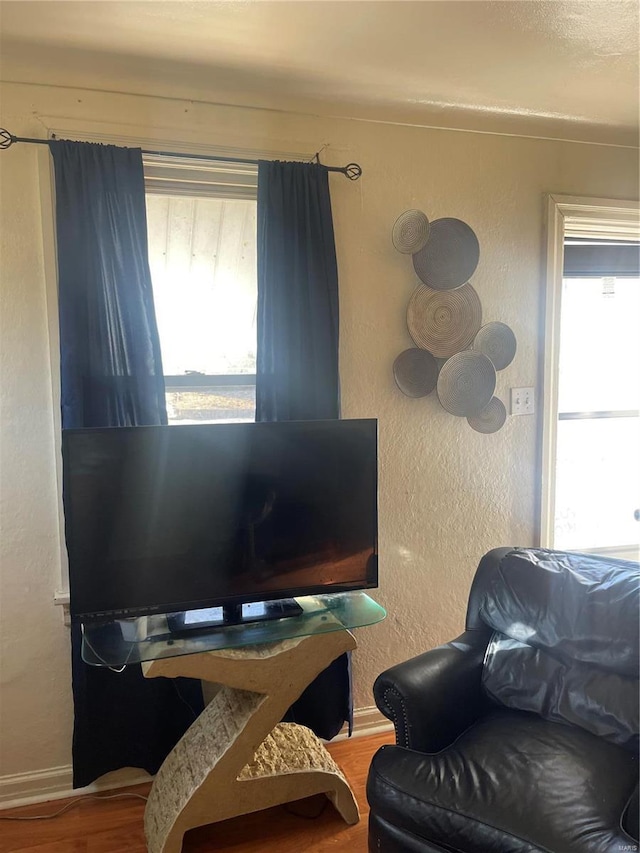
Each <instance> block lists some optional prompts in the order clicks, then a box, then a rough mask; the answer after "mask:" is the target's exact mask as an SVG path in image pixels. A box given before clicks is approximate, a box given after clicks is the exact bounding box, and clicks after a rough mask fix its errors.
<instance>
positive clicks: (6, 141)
mask: <svg viewBox="0 0 640 853" xmlns="http://www.w3.org/2000/svg"><path fill="white" fill-rule="evenodd" d="M17 141H18V140H17V139H16V137H15V136H13V134H11V133H9V131H8V130H5V129H4V127H0V150H2V149H4V148H11V146H12V145H13V143H14V142H17Z"/></svg>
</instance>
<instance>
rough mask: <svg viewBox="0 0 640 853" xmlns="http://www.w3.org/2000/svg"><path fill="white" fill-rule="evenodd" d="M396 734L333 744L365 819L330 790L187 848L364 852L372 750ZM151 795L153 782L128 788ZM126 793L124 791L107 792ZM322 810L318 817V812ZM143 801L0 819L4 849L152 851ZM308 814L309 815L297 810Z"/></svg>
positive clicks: (31, 852)
mask: <svg viewBox="0 0 640 853" xmlns="http://www.w3.org/2000/svg"><path fill="white" fill-rule="evenodd" d="M385 743H393V734H392V733H389V734H384V735H376V736H373V737H362V738H354V739H352V740H345V741H341V742H339V743H336V744H330V745H329V750H330V752H331V754H332V755H333V757H334V758H335V760H336V761H337V763H338V764H339V765H340V767H341V768H342V769H343V771H344V773H345V775H346V776H347V778H348V780H349V782H350V783H351V786H352V788H353V790H354V792H355V795H356V799H357V801H358V805H359V807H360V814H361V818H360V822H359V823H358V824H356V825H355V826H347V825H346V824H345V823H344V822H343V821H342V819H341V818H340V817H339V815H338V813H337V812H336V811H335V810H334V809H333V806H332V805H331V804H330V803H328V801H327V800H326V798H325V797H324V796H322V797H319V798H311V799H309V800H301V801H298V802H297V803H292V804H291V805H290V806H288V807H285V806H279V807H278V808H273V809H267V810H266V811H262V812H256V813H255V814H252V815H245V816H243V817H238V818H233V819H232V820H226V821H223V822H221V823H218V824H212V825H210V826H205V827H201V828H200V829H194V830H192V831H191V832H189V833H187V835H186V836H185V842H184V846H183V853H220V851H227V853H229V851H233V853H276V851H277V853H329V851H331V853H366V850H367V815H368V811H369V809H368V806H367V799H366V796H365V783H366V778H367V771H368V769H369V763H370V761H371V756H372V755H373V753H374V752H375V751H376V750H377V749H378V748H379V747H380V746H382V745H383V744H385ZM123 790H127V791H133V792H135V793H140V794H146V793H147V791H148V790H149V785H138V786H136V787H134V788H127V789H123ZM108 793H121V791H116V792H108ZM66 802H68V800H55V801H52V802H50V803H39V804H36V805H32V806H24V807H23V808H20V809H12V810H5V811H2V812H0V816H5V817H6V816H8V815H21V816H27V815H35V814H48V813H50V812H54V811H57V810H58V809H59V808H62V806H63V805H64V804H65V803H66ZM325 802H326V803H327V806H326V808H324V810H322V812H321V814H320V816H319V817H315V815H317V814H318V812H319V811H320V810H321V809H323V805H324V803H325ZM144 805H145V804H144V802H143V801H142V800H137V799H133V798H126V799H117V800H107V801H105V802H97V801H96V800H89V799H87V800H85V801H83V802H82V803H81V804H80V805H78V806H76V807H75V808H73V809H71V810H70V811H69V812H67V813H66V814H63V815H61V816H60V817H58V818H54V819H53V820H42V821H5V820H3V821H0V853H146V851H147V847H146V844H145V841H144V832H143V827H142V816H143V813H144ZM294 810H295V811H296V812H299V813H301V814H302V813H303V812H306V813H307V815H309V816H307V817H302V816H300V815H299V814H293V813H292V812H293V811H294Z"/></svg>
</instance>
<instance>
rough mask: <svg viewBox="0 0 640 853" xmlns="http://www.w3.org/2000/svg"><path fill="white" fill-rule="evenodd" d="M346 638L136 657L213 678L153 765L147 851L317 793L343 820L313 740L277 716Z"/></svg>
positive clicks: (339, 786) (325, 761) (175, 673)
mask: <svg viewBox="0 0 640 853" xmlns="http://www.w3.org/2000/svg"><path fill="white" fill-rule="evenodd" d="M355 646H356V643H355V639H354V637H353V634H351V633H350V632H349V631H347V630H342V631H335V632H333V633H327V634H315V635H311V636H307V637H297V638H294V639H289V640H281V641H279V642H276V643H264V644H262V645H257V646H244V647H242V648H235V649H226V650H223V651H217V652H202V653H199V654H190V655H181V656H179V657H172V658H162V659H158V660H155V661H150V662H147V663H143V664H142V668H143V672H144V674H145V676H146V677H147V678H153V677H156V676H164V677H168V678H176V677H179V676H186V677H190V678H199V679H201V680H203V681H210V682H214V683H217V684H220V685H223V686H222V687H221V688H220V690H219V691H218V693H217V694H216V696H215V697H214V699H213V700H212V701H211V702H210V703H209V704H208V705H207V707H206V708H205V709H204V711H203V712H202V714H201V715H200V716H199V717H198V719H197V720H196V721H195V722H194V723H193V725H192V726H191V727H190V728H189V729H188V730H187V731H186V733H185V734H184V735H183V737H182V738H181V740H180V741H178V743H177V744H176V746H175V747H174V748H173V750H172V751H171V752H170V753H169V755H168V756H167V758H166V759H165V761H164V763H163V765H162V767H161V768H160V770H159V771H158V773H157V775H156V778H155V781H154V783H153V786H152V788H151V792H150V794H149V799H148V802H147V806H146V809H145V818H144V820H145V834H146V838H147V848H148V851H149V853H181V850H182V840H183V837H184V834H185V833H186V832H187V831H188V830H189V829H193V828H194V827H197V826H203V825H204V824H209V823H215V822H217V821H221V820H226V819H228V818H231V817H237V816H238V815H242V814H248V813H250V812H255V811H259V810H261V809H266V808H270V807H272V806H275V805H280V804H282V803H288V802H292V801H294V800H299V799H302V798H304V797H310V796H313V795H315V794H320V793H324V794H326V796H327V797H328V798H329V799H330V800H331V802H332V803H333V805H334V806H335V807H336V809H337V811H338V812H339V813H340V815H341V816H342V817H343V818H344V820H345V821H346V822H347V823H349V824H354V823H357V822H358V820H359V818H360V815H359V811H358V805H357V803H356V801H355V797H354V795H353V792H352V790H351V788H350V787H349V784H348V782H347V780H346V779H345V777H344V776H343V774H342V772H341V770H340V768H339V767H338V766H337V765H336V763H335V762H334V761H333V759H332V758H331V756H330V755H329V753H328V751H327V750H326V749H325V747H324V745H323V744H322V741H320V739H319V738H317V737H316V736H315V735H314V734H313V732H311V731H310V730H309V729H307V728H306V727H304V726H299V725H297V724H295V723H279V720H281V719H282V716H283V714H284V713H285V711H286V710H287V708H288V707H289V706H290V705H291V704H292V703H293V702H294V701H295V700H296V699H297V698H298V696H299V695H300V694H301V693H302V691H303V690H304V688H305V687H306V686H307V685H308V684H309V683H310V682H311V681H312V680H313V679H314V678H315V677H316V675H318V673H319V672H321V671H322V670H323V669H325V668H326V667H327V666H328V665H329V664H330V663H331V661H333V660H335V658H337V657H338V656H339V655H341V654H342V653H343V652H346V651H350V650H352V649H354V648H355Z"/></svg>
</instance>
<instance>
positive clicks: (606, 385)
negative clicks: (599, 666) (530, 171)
mask: <svg viewBox="0 0 640 853" xmlns="http://www.w3.org/2000/svg"><path fill="white" fill-rule="evenodd" d="M552 201H553V200H552ZM579 201H581V200H575V202H576V203H571V202H573V200H569V202H570V203H567V204H566V206H564V205H563V204H562V202H560V203H556V209H555V211H554V210H552V211H551V213H552V217H551V222H552V224H553V221H554V214H559V213H564V215H563V216H562V217H561V219H560V221H558V219H557V218H556V221H555V225H556V226H557V227H556V232H555V236H554V234H553V233H552V234H550V241H552V243H553V245H551V246H550V249H551V251H550V261H551V265H552V266H555V270H551V275H550V281H549V286H548V290H547V296H548V302H547V339H546V347H545V349H546V354H545V412H544V420H545V424H544V446H543V494H542V525H541V526H542V536H541V540H542V542H541V544H542V545H544V546H546V547H554V548H560V549H563V550H574V551H592V552H596V553H609V554H612V555H614V556H615V555H617V556H621V557H627V558H631V559H638V551H639V548H638V543H639V541H640V524H639V519H638V515H640V513H639V512H638V510H639V508H640V385H639V383H638V379H637V366H638V364H639V363H640V339H639V338H638V333H637V323H638V317H639V316H640V277H639V274H638V267H639V250H640V244H639V242H638V240H640V227H639V225H638V214H637V212H634V210H633V207H632V206H631V209H628V210H624V209H623V210H620V207H622V205H623V204H624V203H621V202H612V208H604V207H603V208H600V207H598V209H597V210H594V209H593V208H594V207H595V205H589V204H584V205H580V204H577V202H579ZM585 201H587V200H585ZM563 207H564V211H563ZM585 210H586V212H589V211H590V212H591V213H592V215H591V216H585ZM616 215H617V218H616ZM558 246H559V247H560V251H559V252H558V251H557V249H558ZM545 476H546V479H545Z"/></svg>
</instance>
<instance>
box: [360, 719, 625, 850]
mask: <svg viewBox="0 0 640 853" xmlns="http://www.w3.org/2000/svg"><path fill="white" fill-rule="evenodd" d="M636 776H637V760H636V758H635V756H633V755H632V754H631V753H629V752H628V751H626V750H624V749H622V748H620V747H618V746H616V745H614V744H611V743H608V742H606V741H604V740H603V739H602V738H598V737H596V736H594V735H592V734H590V733H589V732H586V731H583V730H582V729H580V728H575V727H571V726H566V725H562V724H558V723H553V722H549V721H548V720H544V719H541V718H540V717H539V716H537V715H535V714H529V713H525V712H522V711H511V710H508V709H496V710H493V711H491V712H490V713H488V714H486V715H485V716H483V718H482V719H481V720H479V721H478V722H477V723H475V724H474V725H473V726H471V727H470V728H469V729H467V731H465V732H464V733H463V734H462V735H461V736H460V737H459V738H458V739H457V740H456V741H455V742H454V743H453V744H452V745H451V746H449V747H447V748H446V749H443V750H442V751H440V752H438V753H435V754H433V753H432V754H428V753H426V754H425V753H420V752H416V751H413V750H408V749H403V748H402V747H398V746H388V747H383V748H382V749H381V750H379V751H378V752H377V753H376V755H375V757H374V760H373V763H372V766H371V770H370V773H369V780H368V785H367V796H368V798H369V802H370V804H371V809H372V814H375V817H376V819H377V820H378V821H379V822H380V823H381V824H382V825H387V826H391V827H396V828H397V830H398V831H399V832H400V834H402V833H406V845H407V846H406V849H414V847H412V846H410V840H411V839H413V841H411V843H414V842H418V843H417V845H416V846H415V849H416V850H443V851H464V853H487V851H489V850H492V851H494V850H495V851H498V850H500V851H502V850H504V851H507V850H508V851H509V853H538V851H539V853H547V851H562V853H612V851H614V850H616V851H617V850H623V849H633V847H632V846H630V845H633V843H634V842H633V840H632V839H631V838H630V837H629V835H627V833H626V832H625V831H624V830H623V829H622V828H621V826H620V816H621V814H622V813H623V812H624V810H625V806H626V804H627V800H628V798H629V792H630V791H631V790H632V789H633V785H634V780H635V778H636ZM603 779H606V780H607V782H606V785H601V784H598V785H596V784H594V782H595V780H598V781H599V782H601V781H602V780H603ZM371 832H372V833H375V832H376V829H375V821H373V822H372V824H371ZM386 840H387V836H386V835H385V841H386ZM370 849H371V850H375V849H384V850H390V849H392V846H387V845H386V844H385V846H382V847H380V846H379V845H377V844H376V842H375V839H374V840H372V839H370ZM399 849H401V848H399Z"/></svg>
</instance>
